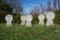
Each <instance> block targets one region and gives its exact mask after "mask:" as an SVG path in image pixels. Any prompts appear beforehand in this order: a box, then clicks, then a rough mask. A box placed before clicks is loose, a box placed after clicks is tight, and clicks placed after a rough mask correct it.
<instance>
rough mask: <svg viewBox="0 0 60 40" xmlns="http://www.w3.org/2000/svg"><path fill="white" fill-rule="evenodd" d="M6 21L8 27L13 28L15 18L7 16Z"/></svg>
mask: <svg viewBox="0 0 60 40" xmlns="http://www.w3.org/2000/svg"><path fill="white" fill-rule="evenodd" d="M5 20H6V22H7V23H6V26H12V21H13V16H12V15H6V16H5Z"/></svg>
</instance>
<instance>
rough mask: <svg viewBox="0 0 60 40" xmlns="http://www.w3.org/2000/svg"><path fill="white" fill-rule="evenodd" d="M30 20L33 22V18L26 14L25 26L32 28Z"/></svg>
mask: <svg viewBox="0 0 60 40" xmlns="http://www.w3.org/2000/svg"><path fill="white" fill-rule="evenodd" d="M32 20H33V16H32V15H31V14H27V15H26V26H30V27H31V26H32V23H31V22H32Z"/></svg>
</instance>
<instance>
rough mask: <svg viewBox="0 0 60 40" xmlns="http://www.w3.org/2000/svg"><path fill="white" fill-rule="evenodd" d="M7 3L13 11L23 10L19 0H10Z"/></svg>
mask: <svg viewBox="0 0 60 40" xmlns="http://www.w3.org/2000/svg"><path fill="white" fill-rule="evenodd" d="M9 5H10V7H11V9H12V11H13V13H20V12H22V10H23V6H22V4H21V0H10V3H9Z"/></svg>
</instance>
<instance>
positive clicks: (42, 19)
mask: <svg viewBox="0 0 60 40" xmlns="http://www.w3.org/2000/svg"><path fill="white" fill-rule="evenodd" d="M38 19H39V25H44V19H45V15H44V14H40V15H39V16H38Z"/></svg>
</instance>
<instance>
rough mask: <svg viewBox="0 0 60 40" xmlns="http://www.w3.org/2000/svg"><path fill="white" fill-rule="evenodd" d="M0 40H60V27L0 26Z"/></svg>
mask: <svg viewBox="0 0 60 40" xmlns="http://www.w3.org/2000/svg"><path fill="white" fill-rule="evenodd" d="M0 40H60V25H55V26H50V27H47V26H39V25H33V26H32V27H26V26H21V25H19V24H14V25H13V26H12V27H6V26H5V24H0Z"/></svg>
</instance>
